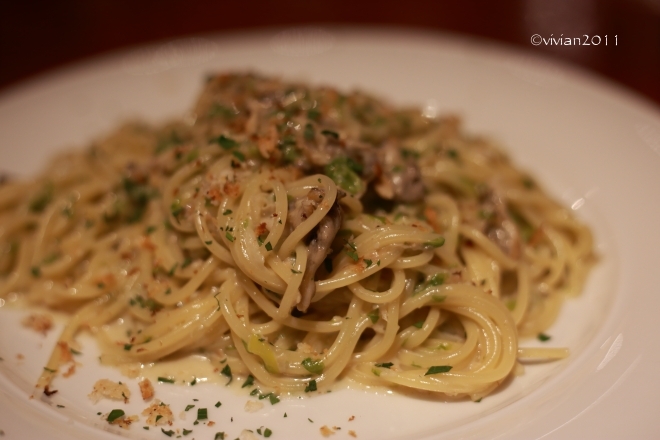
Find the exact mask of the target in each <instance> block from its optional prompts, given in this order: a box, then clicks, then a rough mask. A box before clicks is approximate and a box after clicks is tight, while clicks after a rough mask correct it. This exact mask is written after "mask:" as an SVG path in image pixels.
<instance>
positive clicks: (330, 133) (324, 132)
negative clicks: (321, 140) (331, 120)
mask: <svg viewBox="0 0 660 440" xmlns="http://www.w3.org/2000/svg"><path fill="white" fill-rule="evenodd" d="M321 134H322V135H324V136H327V137H329V138H333V139H339V133H337V132H336V131H332V130H321Z"/></svg>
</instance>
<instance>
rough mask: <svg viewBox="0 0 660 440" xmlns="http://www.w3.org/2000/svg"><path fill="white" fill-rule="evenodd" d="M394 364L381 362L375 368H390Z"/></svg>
mask: <svg viewBox="0 0 660 440" xmlns="http://www.w3.org/2000/svg"><path fill="white" fill-rule="evenodd" d="M393 365H394V364H393V363H392V362H381V363H378V364H376V367H378V368H392V366H393Z"/></svg>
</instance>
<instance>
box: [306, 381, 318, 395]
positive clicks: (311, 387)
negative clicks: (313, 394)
mask: <svg viewBox="0 0 660 440" xmlns="http://www.w3.org/2000/svg"><path fill="white" fill-rule="evenodd" d="M310 391H316V381H315V380H313V379H312V380H310V381H309V383H308V384H307V386H306V387H305V392H306V393H309V392H310Z"/></svg>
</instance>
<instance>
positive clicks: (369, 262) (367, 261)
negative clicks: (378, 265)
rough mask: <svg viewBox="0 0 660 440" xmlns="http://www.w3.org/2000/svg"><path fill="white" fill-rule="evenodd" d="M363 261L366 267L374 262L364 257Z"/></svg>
mask: <svg viewBox="0 0 660 440" xmlns="http://www.w3.org/2000/svg"><path fill="white" fill-rule="evenodd" d="M364 262H365V264H366V265H367V267H369V266H371V265H372V264H373V263H374V262H373V261H371V260H367V259H366V258H365V259H364Z"/></svg>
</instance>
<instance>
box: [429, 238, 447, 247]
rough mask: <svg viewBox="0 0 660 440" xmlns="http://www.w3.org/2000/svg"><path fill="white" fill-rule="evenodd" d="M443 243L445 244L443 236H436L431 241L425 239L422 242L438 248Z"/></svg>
mask: <svg viewBox="0 0 660 440" xmlns="http://www.w3.org/2000/svg"><path fill="white" fill-rule="evenodd" d="M443 244H445V238H444V237H438V238H436V239H433V240H431V241H427V242H426V243H424V245H426V246H431V247H434V248H439V247H440V246H442V245H443Z"/></svg>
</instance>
